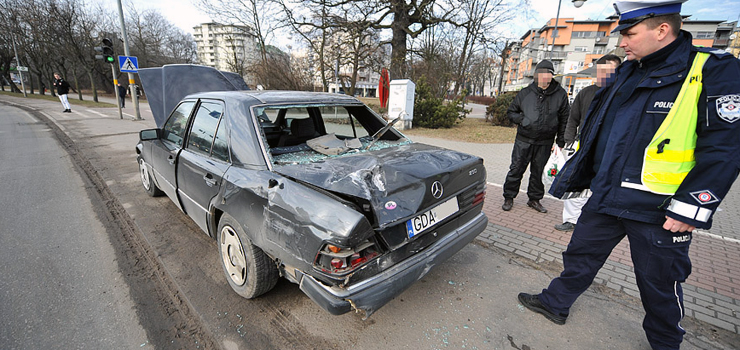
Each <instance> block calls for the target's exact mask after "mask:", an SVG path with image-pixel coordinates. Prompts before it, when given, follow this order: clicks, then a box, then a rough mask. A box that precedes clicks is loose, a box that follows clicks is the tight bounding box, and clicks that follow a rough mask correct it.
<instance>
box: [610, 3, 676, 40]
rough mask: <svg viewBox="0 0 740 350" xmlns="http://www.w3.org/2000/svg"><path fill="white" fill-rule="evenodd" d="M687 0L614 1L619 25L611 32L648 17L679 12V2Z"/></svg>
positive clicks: (628, 26) (623, 28)
mask: <svg viewBox="0 0 740 350" xmlns="http://www.w3.org/2000/svg"><path fill="white" fill-rule="evenodd" d="M686 1H688V0H623V1H617V2H615V3H614V9H615V10H616V11H617V14H618V15H619V25H618V26H617V27H616V28H614V30H612V33H614V32H619V31H622V30H625V29H627V28H630V27H632V26H634V25H635V24H638V23H640V22H642V21H644V20H646V19H648V18H652V17H656V16H662V15H669V14H673V13H681V4H683V3H684V2H686Z"/></svg>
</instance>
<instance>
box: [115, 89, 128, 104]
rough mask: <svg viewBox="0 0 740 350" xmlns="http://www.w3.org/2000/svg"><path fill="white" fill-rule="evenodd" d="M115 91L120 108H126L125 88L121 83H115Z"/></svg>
mask: <svg viewBox="0 0 740 350" xmlns="http://www.w3.org/2000/svg"><path fill="white" fill-rule="evenodd" d="M116 92H117V93H118V101H119V102H120V103H121V108H126V88H125V87H123V85H121V83H118V84H116Z"/></svg>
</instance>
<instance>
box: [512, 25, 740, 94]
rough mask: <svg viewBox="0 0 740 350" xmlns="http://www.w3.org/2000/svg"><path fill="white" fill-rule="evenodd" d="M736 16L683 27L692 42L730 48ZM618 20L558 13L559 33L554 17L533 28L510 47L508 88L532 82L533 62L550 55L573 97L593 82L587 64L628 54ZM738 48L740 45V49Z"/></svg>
mask: <svg viewBox="0 0 740 350" xmlns="http://www.w3.org/2000/svg"><path fill="white" fill-rule="evenodd" d="M736 25H737V22H723V21H707V20H697V21H692V20H688V16H686V17H685V19H684V25H683V29H684V30H686V31H689V32H691V34H692V35H693V37H694V41H693V42H694V45H702V46H707V47H716V48H719V49H728V50H729V49H731V48H732V44H733V42H734V40H733V39H735V40H740V39H736V37H737V35H736V36H735V37H733V39H731V36H732V34H733V32H736V31H737V28H736ZM616 26H617V18H616V17H615V16H611V17H608V18H607V19H604V20H585V21H576V20H574V19H573V18H560V19H559V20H558V23H557V35H556V36H555V37H554V39H555V40H554V45H553V36H554V34H555V27H556V23H555V19H554V18H552V19H550V20H549V21H548V22H547V23H546V24H545V25H544V26H542V27H541V28H539V29H529V30H527V31H526V32H525V33H524V35H522V36H521V37H520V38H519V40H518V41H517V42H514V43H512V44H510V45H509V46H508V47H507V50H508V55H507V59H506V62H505V63H506V65H505V68H504V88H503V90H504V91H517V90H519V89H521V88H523V87H525V86H527V85H529V84H530V83H531V82H532V81H533V78H534V67H535V66H536V65H537V63H538V62H539V61H541V60H543V59H550V60H551V61H552V62H553V65H554V66H555V76H556V79H558V80H560V82H561V83H562V85H563V87H564V88H566V90H567V91H568V93H569V94H570V95H571V97H573V96H575V94H577V93H578V91H580V89H581V88H583V87H586V86H588V85H590V84H592V83H593V81H594V79H595V70H594V69H588V68H589V67H590V66H591V65H592V63H593V62H594V61H596V60H598V59H599V58H600V57H601V56H603V55H606V54H608V53H614V54H616V55H618V56H620V57H623V56H624V53H623V52H622V50H621V49H618V47H619V42H620V39H621V36H620V35H619V34H618V33H615V34H612V33H611V31H612V29H614V28H615V27H616ZM738 51H740V48H739V49H738Z"/></svg>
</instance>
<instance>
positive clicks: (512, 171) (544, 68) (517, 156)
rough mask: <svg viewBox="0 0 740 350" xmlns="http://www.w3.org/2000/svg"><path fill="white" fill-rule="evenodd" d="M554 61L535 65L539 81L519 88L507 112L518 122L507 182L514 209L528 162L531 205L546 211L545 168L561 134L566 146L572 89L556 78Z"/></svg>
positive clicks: (508, 198)
mask: <svg viewBox="0 0 740 350" xmlns="http://www.w3.org/2000/svg"><path fill="white" fill-rule="evenodd" d="M553 73H554V69H553V65H552V62H550V61H548V60H543V61H541V62H540V63H538V64H537V66H536V67H535V81H534V82H532V83H531V84H529V86H527V87H526V88H524V89H522V91H519V93H518V94H517V95H516V97H514V101H512V102H511V105H510V106H509V109H508V111H507V116H508V117H509V119H510V120H511V121H512V122H513V123H514V124H517V130H516V140H515V141H514V149H513V150H512V153H511V166H510V167H509V173H508V174H507V175H506V181H505V182H504V204H503V206H501V208H502V209H503V210H505V211H509V210H511V207H512V206H513V205H514V198H515V197H516V196H517V194H519V186H520V185H521V182H522V177H523V175H524V171H525V170H527V166H529V169H530V175H529V186H528V187H527V196H528V197H529V201H528V202H527V206H529V207H530V208H532V209H534V210H537V211H538V212H540V213H546V212H547V209H545V207H543V206H542V204H541V203H540V199H542V197H543V196H544V195H545V185H544V184H543V183H542V171H543V170H544V169H545V164H546V163H547V159H548V158H549V157H550V151H551V150H552V145H553V142H554V141H555V137H556V136H557V144H558V147H560V148H563V146H565V139H564V134H565V125H566V123H567V121H568V114H569V113H570V105H569V104H568V93H566V92H565V90H564V89H563V88H562V87H561V86H560V84H559V83H558V82H557V81H555V80H554V79H553V78H552V76H553Z"/></svg>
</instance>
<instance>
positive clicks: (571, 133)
mask: <svg viewBox="0 0 740 350" xmlns="http://www.w3.org/2000/svg"><path fill="white" fill-rule="evenodd" d="M621 63H622V59H621V58H619V56H616V55H611V54H609V55H604V56H602V57H601V58H599V59H598V60H596V84H593V85H589V86H587V87H585V88H583V89H582V90H581V91H580V92H579V93H578V95H576V98H575V99H574V100H573V105H571V106H570V117H568V124H567V125H566V126H565V144H566V146H567V147H566V148H565V155H566V157H567V158H570V156H571V155H572V153H573V152H575V146H574V143H575V142H576V140H577V139H578V133H579V131H580V130H581V128H582V127H583V121H584V120H585V119H586V118H585V117H586V113H588V109H589V106H591V101H593V99H594V95H596V91H598V90H599V88H601V87H602V86H604V85H606V81H607V79H611V78H612V77H613V76H614V72H615V71H616V70H617V67H619V65H620V64H621ZM587 200H588V197H582V198H571V199H566V200H565V201H563V223H562V224H558V225H555V229H556V230H558V231H572V230H573V229H574V228H575V226H576V222H577V221H578V217H579V216H580V215H581V208H583V205H584V204H586V201H587Z"/></svg>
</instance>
